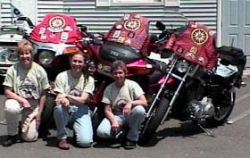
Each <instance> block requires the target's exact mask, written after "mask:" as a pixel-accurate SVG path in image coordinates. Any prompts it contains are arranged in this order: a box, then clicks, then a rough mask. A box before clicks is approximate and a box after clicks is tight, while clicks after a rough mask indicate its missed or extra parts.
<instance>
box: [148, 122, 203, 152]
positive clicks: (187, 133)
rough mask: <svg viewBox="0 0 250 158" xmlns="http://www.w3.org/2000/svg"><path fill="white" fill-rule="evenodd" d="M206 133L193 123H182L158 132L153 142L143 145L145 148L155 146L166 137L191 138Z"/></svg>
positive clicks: (152, 139)
mask: <svg viewBox="0 0 250 158" xmlns="http://www.w3.org/2000/svg"><path fill="white" fill-rule="evenodd" d="M200 133H204V131H203V130H202V129H201V128H199V127H198V126H197V125H195V124H193V123H192V122H180V123H179V126H177V127H170V128H164V129H160V130H158V131H157V132H156V133H155V134H154V136H153V137H152V138H151V140H150V141H149V142H148V143H147V144H145V145H143V146H144V147H151V146H155V145H156V144H157V143H158V142H159V141H161V140H163V139H165V138H166V137H191V136H194V135H197V134H200Z"/></svg>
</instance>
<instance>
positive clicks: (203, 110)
mask: <svg viewBox="0 0 250 158" xmlns="http://www.w3.org/2000/svg"><path fill="white" fill-rule="evenodd" d="M188 111H189V113H190V117H191V119H194V120H203V119H206V118H209V117H212V116H213V115H214V105H213V103H212V99H211V98H208V97H206V96H205V97H203V98H202V100H201V101H198V100H192V101H191V102H190V104H189V106H188Z"/></svg>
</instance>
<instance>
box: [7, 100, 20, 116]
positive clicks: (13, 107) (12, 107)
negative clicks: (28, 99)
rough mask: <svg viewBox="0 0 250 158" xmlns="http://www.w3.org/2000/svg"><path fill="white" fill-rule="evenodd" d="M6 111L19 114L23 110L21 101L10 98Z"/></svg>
mask: <svg viewBox="0 0 250 158" xmlns="http://www.w3.org/2000/svg"><path fill="white" fill-rule="evenodd" d="M4 111H5V112H7V113H12V114H17V113H20V112H21V111H22V108H21V106H20V103H18V101H16V100H14V99H8V100H6V101H5V107H4Z"/></svg>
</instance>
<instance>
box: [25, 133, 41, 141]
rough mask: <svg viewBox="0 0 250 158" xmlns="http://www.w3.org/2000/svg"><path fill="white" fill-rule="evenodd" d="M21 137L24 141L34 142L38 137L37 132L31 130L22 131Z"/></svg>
mask: <svg viewBox="0 0 250 158" xmlns="http://www.w3.org/2000/svg"><path fill="white" fill-rule="evenodd" d="M22 139H23V140H24V141H26V142H34V141H37V139H38V132H33V133H29V132H27V133H26V132H25V133H22Z"/></svg>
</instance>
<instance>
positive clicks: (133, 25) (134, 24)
mask: <svg viewBox="0 0 250 158" xmlns="http://www.w3.org/2000/svg"><path fill="white" fill-rule="evenodd" d="M140 26H141V23H140V21H139V20H137V19H131V20H127V21H125V23H124V28H125V29H126V30H129V31H135V30H137V29H139V28H140Z"/></svg>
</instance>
